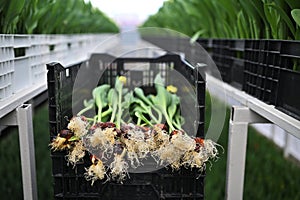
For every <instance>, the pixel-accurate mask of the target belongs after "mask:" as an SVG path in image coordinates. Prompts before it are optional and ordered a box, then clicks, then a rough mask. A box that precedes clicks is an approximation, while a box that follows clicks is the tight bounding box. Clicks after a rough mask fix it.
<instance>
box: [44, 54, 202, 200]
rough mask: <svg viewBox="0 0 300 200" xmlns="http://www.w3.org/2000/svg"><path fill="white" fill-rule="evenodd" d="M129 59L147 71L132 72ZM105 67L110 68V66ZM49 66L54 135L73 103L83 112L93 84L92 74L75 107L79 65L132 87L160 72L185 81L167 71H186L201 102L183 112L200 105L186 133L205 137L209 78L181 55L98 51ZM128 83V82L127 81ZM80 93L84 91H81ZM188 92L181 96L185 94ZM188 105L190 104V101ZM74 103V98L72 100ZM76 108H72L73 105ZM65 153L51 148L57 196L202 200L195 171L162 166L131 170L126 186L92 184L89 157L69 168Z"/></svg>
mask: <svg viewBox="0 0 300 200" xmlns="http://www.w3.org/2000/svg"><path fill="white" fill-rule="evenodd" d="M128 63H132V64H137V63H139V64H141V63H143V64H146V63H147V65H148V66H149V67H148V69H147V70H137V71H134V70H133V71H130V72H129V68H128ZM108 65H109V67H108V68H106V66H108ZM47 68H48V93H49V124H50V139H51V140H52V139H53V137H55V136H56V135H57V133H58V131H59V130H61V129H65V128H66V126H67V123H68V122H67V120H66V118H68V119H70V118H71V117H72V116H73V113H72V106H73V107H75V110H80V109H81V108H82V107H81V106H82V105H81V104H82V101H83V100H84V99H86V98H87V99H89V98H90V95H91V94H90V93H91V90H90V91H87V90H86V88H91V87H92V84H91V83H90V80H89V78H87V79H86V82H84V83H82V85H81V87H80V88H79V89H78V90H79V91H78V92H79V93H80V92H82V95H80V99H78V101H76V102H77V103H76V102H75V104H76V105H71V102H72V95H73V93H72V90H73V87H74V82H75V79H76V77H77V73H78V71H79V70H80V69H82V68H86V69H87V70H92V72H93V74H94V75H95V76H96V77H101V73H103V76H102V77H101V78H100V80H99V84H101V83H103V82H105V83H110V84H113V83H114V79H115V77H116V76H117V75H124V74H126V76H127V77H128V76H129V77H128V79H127V82H128V85H127V86H128V87H129V88H130V87H135V86H137V84H148V83H151V82H153V80H154V77H155V75H156V74H157V73H159V72H161V74H162V76H163V77H164V78H165V80H166V82H167V84H174V85H178V84H179V85H182V86H184V84H185V83H181V82H180V81H178V80H173V79H171V78H168V76H169V74H171V73H172V72H174V71H176V72H179V73H180V74H181V75H183V76H184V77H185V78H186V80H188V82H189V83H190V84H192V85H193V86H194V89H195V91H196V93H197V99H198V104H196V105H195V104H189V105H190V107H188V108H184V109H183V111H184V112H187V113H190V112H195V106H196V109H198V111H199V113H200V115H199V117H198V119H197V121H195V123H193V124H195V126H194V127H192V129H190V130H187V131H194V130H197V136H198V137H204V110H205V77H204V73H202V69H199V68H198V69H196V68H194V67H192V66H191V65H189V64H188V63H187V62H185V61H183V60H182V59H181V57H180V56H178V55H165V56H161V57H158V58H114V57H112V56H109V55H105V54H94V55H92V56H91V59H90V60H88V61H87V62H83V63H78V64H76V65H73V66H68V67H63V66H61V65H60V64H59V63H50V64H48V65H47ZM126 84H127V83H126ZM80 94H81V93H80ZM182 95H184V94H179V96H182ZM183 100H185V101H186V102H185V104H188V103H189V101H190V100H189V99H183ZM73 103H74V102H73ZM73 109H74V108H73ZM65 155H66V152H51V158H52V174H53V179H54V198H55V199H145V200H147V199H203V198H204V190H203V189H204V185H203V184H204V177H205V175H204V174H202V175H201V176H200V178H198V179H196V177H197V176H198V175H199V174H198V172H196V171H191V170H187V169H181V170H179V171H177V172H172V170H171V169H165V168H163V169H160V170H157V171H154V172H150V173H130V178H127V180H125V181H124V183H123V184H118V183H114V182H106V183H104V182H103V181H96V182H95V183H94V185H93V186H91V182H88V181H86V180H85V178H84V177H83V174H84V172H85V168H86V167H88V166H90V164H91V161H90V159H89V157H88V155H86V156H85V157H84V159H83V161H82V162H81V163H78V164H77V165H76V166H75V167H73V166H71V165H70V166H68V165H67V161H66V160H65Z"/></svg>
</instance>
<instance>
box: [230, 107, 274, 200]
mask: <svg viewBox="0 0 300 200" xmlns="http://www.w3.org/2000/svg"><path fill="white" fill-rule="evenodd" d="M250 123H268V120H266V119H265V118H263V117H261V116H259V115H257V114H256V113H255V112H253V111H251V110H250V109H249V108H248V107H243V106H233V107H232V109H231V116H230V122H229V138H228V140H229V141H228V156H227V172H226V179H227V181H226V197H225V198H226V199H228V200H231V199H234V200H239V199H243V188H244V174H245V162H246V149H247V134H248V125H249V124H250Z"/></svg>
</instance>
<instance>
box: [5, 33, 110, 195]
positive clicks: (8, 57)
mask: <svg viewBox="0 0 300 200" xmlns="http://www.w3.org/2000/svg"><path fill="white" fill-rule="evenodd" d="M110 36H111V35H109V34H87V35H3V34H2V35H1V34H0V131H1V130H2V128H3V127H6V126H18V129H19V140H20V154H21V161H22V162H21V163H22V181H23V193H24V199H26V200H27V199H28V200H29V199H30V200H31V199H37V188H36V171H35V156H34V142H33V128H32V127H33V125H32V106H31V104H25V103H26V102H28V101H30V100H31V99H33V98H34V97H36V96H37V95H39V94H41V93H43V92H45V91H46V90H47V70H46V64H47V63H49V62H54V61H56V62H60V63H61V64H62V65H64V66H67V65H72V64H75V63H78V62H82V61H85V60H87V59H88V58H89V53H90V52H91V51H92V50H93V49H94V48H95V45H97V44H99V43H101V42H103V41H104V40H105V39H107V38H109V37H110ZM1 126H2V128H1Z"/></svg>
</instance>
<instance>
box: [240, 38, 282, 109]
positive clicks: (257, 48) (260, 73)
mask: <svg viewBox="0 0 300 200" xmlns="http://www.w3.org/2000/svg"><path fill="white" fill-rule="evenodd" d="M280 45H281V42H280V41H276V40H246V43H245V71H244V84H243V90H244V91H245V92H247V93H248V94H250V95H253V96H254V97H257V98H258V99H260V100H262V101H264V102H266V103H268V104H273V105H274V104H275V103H276V98H277V90H278V78H279V71H280V65H279V63H280Z"/></svg>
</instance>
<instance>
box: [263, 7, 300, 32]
mask: <svg viewBox="0 0 300 200" xmlns="http://www.w3.org/2000/svg"><path fill="white" fill-rule="evenodd" d="M266 5H267V6H270V7H272V8H274V9H276V10H277V11H278V13H279V15H280V17H281V18H282V19H283V20H284V21H285V23H286V24H287V26H288V27H289V29H290V31H291V33H292V34H293V35H295V27H294V25H293V23H292V21H291V19H290V18H289V16H288V15H287V14H286V13H285V11H284V10H283V9H282V8H281V7H279V6H277V5H275V4H274V3H270V4H266Z"/></svg>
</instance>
